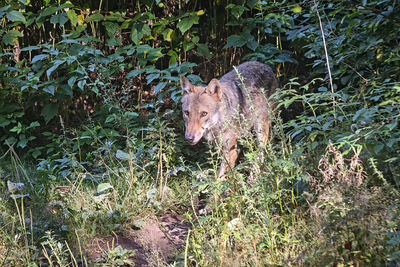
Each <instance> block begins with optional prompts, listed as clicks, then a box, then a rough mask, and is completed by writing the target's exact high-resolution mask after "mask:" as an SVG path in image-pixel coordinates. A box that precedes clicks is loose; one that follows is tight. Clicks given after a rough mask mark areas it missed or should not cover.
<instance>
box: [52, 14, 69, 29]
mask: <svg viewBox="0 0 400 267" xmlns="http://www.w3.org/2000/svg"><path fill="white" fill-rule="evenodd" d="M67 21H68V17H67V14H65V13H60V14H56V15H53V16H51V18H50V23H52V24H54V25H56V24H60V26H63V25H64V24H65V23H66V22H67Z"/></svg>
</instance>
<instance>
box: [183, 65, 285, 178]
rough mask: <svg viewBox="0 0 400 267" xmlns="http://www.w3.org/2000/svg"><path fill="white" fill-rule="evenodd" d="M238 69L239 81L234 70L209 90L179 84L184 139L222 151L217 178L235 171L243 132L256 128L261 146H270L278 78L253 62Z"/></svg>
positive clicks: (192, 143)
mask: <svg viewBox="0 0 400 267" xmlns="http://www.w3.org/2000/svg"><path fill="white" fill-rule="evenodd" d="M236 69H237V72H238V73H239V75H240V77H239V76H238V74H237V72H236V70H232V71H230V72H228V73H227V74H225V75H224V76H222V77H221V79H220V80H217V79H212V80H211V81H210V82H209V84H208V85H207V86H206V87H202V86H195V85H193V84H191V83H190V82H189V80H188V79H186V77H181V80H180V82H181V86H182V111H183V118H184V120H185V127H186V131H185V138H186V139H187V140H188V142H189V143H190V144H191V145H195V144H197V143H198V142H199V141H200V139H201V138H202V137H204V138H205V139H206V140H208V141H211V142H217V144H218V145H219V146H220V147H221V148H222V153H223V157H224V160H223V161H222V163H221V168H220V170H219V172H218V178H221V177H223V176H224V174H225V172H226V170H227V169H228V168H233V167H234V165H235V162H236V159H237V156H238V152H237V139H238V137H239V136H240V135H241V132H242V131H243V130H246V131H248V130H250V129H251V128H253V129H254V130H255V131H256V134H257V138H258V141H259V144H260V146H263V145H264V144H265V143H266V142H267V140H268V136H269V127H270V120H269V113H270V112H271V111H272V110H273V108H274V104H273V103H269V102H268V99H267V98H268V97H269V96H270V95H271V94H272V93H273V92H274V91H275V89H276V87H278V80H277V78H276V76H275V74H274V73H273V71H272V70H271V68H270V67H269V66H267V65H265V64H262V63H259V62H255V61H251V62H246V63H243V64H241V65H239V66H238V67H237V68H236Z"/></svg>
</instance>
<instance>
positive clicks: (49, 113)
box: [40, 103, 58, 124]
mask: <svg viewBox="0 0 400 267" xmlns="http://www.w3.org/2000/svg"><path fill="white" fill-rule="evenodd" d="M57 114H58V104H57V103H50V104H48V105H46V106H45V107H44V108H43V109H42V112H40V115H41V116H42V117H43V118H44V120H45V122H46V124H47V123H49V121H50V120H51V119H53V118H54V117H55V116H56V115H57Z"/></svg>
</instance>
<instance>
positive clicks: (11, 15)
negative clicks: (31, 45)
mask: <svg viewBox="0 0 400 267" xmlns="http://www.w3.org/2000/svg"><path fill="white" fill-rule="evenodd" d="M6 17H7V19H9V20H11V21H12V22H15V21H21V22H22V23H24V24H25V23H26V19H25V17H24V15H22V13H21V12H19V11H17V10H12V11H10V12H8V13H7V15H6Z"/></svg>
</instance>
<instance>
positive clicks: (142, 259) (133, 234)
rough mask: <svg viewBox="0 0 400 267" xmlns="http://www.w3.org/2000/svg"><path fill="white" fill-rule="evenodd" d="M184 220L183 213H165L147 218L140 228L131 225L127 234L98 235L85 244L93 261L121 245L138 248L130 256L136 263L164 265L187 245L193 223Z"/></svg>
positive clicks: (132, 248)
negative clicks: (132, 255)
mask: <svg viewBox="0 0 400 267" xmlns="http://www.w3.org/2000/svg"><path fill="white" fill-rule="evenodd" d="M183 220H184V217H183V216H182V215H178V214H172V213H166V214H163V215H162V216H159V217H157V218H155V219H151V220H148V221H146V223H145V225H143V226H142V227H141V228H140V229H139V230H134V229H133V228H132V230H131V231H129V233H128V234H126V235H120V234H114V235H112V236H103V237H96V238H94V239H93V241H92V242H90V243H89V244H88V245H87V246H86V252H87V254H88V256H89V258H90V260H91V261H92V262H94V261H95V260H96V259H97V260H98V259H100V258H104V255H103V252H104V251H109V250H112V249H113V248H115V247H117V246H121V247H122V248H124V249H129V250H134V251H135V255H134V257H133V258H132V259H131V260H132V261H133V262H134V263H135V266H154V265H158V266H160V265H161V266H162V265H163V263H164V264H165V263H168V262H170V261H171V260H172V259H173V257H174V256H176V255H177V254H178V253H179V251H181V250H182V249H183V248H184V246H185V243H186V237H187V234H188V231H189V228H190V224H189V223H183Z"/></svg>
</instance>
